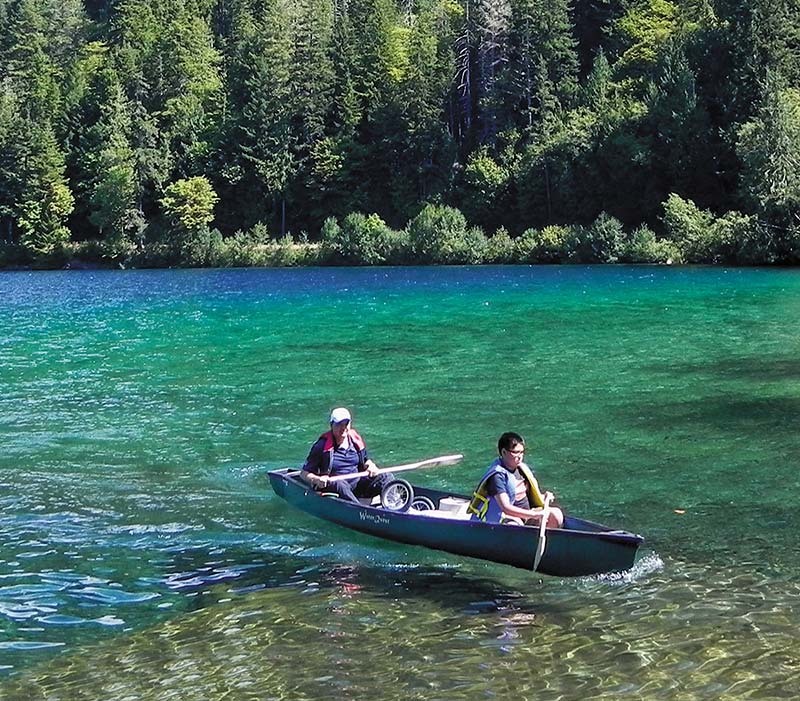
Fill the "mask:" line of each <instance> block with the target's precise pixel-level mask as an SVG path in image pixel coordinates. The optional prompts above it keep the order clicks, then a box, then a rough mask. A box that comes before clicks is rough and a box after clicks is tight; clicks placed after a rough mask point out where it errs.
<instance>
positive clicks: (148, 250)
mask: <svg viewBox="0 0 800 701" xmlns="http://www.w3.org/2000/svg"><path fill="white" fill-rule="evenodd" d="M662 221H663V232H662V233H661V234H660V235H658V234H656V233H655V232H654V231H653V230H652V229H651V228H649V227H648V226H647V225H640V226H638V227H636V228H634V229H628V230H626V228H625V227H624V226H623V224H622V223H621V222H620V221H619V220H618V219H616V218H614V217H612V216H609V215H607V214H605V213H602V214H600V216H598V217H597V218H596V219H595V220H594V222H592V223H591V224H590V225H589V226H579V225H573V226H563V225H554V226H546V227H544V228H542V229H534V228H531V229H527V230H526V231H524V232H523V233H522V234H521V235H519V236H516V237H512V236H510V235H509V233H508V232H507V231H506V230H505V229H504V228H502V227H501V228H499V229H498V230H496V231H495V232H493V233H491V234H489V235H487V234H486V232H485V231H484V230H483V229H481V228H480V227H476V226H470V225H469V224H468V222H467V220H466V218H465V217H464V215H463V214H462V213H461V212H460V211H459V210H458V209H456V208H454V207H449V206H446V205H436V204H429V205H426V206H425V207H424V208H423V209H422V211H421V212H420V213H419V214H418V215H417V216H416V217H415V218H414V219H412V220H411V221H410V222H409V223H408V225H407V226H406V228H404V229H401V230H396V229H393V228H391V227H390V226H389V225H388V224H386V223H385V222H384V221H383V219H381V217H380V216H378V215H377V214H370V215H365V214H360V213H352V214H349V215H348V216H346V217H345V218H344V219H343V220H341V221H339V220H338V219H336V218H335V217H330V218H328V219H327V220H326V221H325V223H324V224H323V226H322V230H321V232H320V235H319V237H318V238H319V241H309V239H308V236H307V235H306V234H305V233H303V234H301V235H300V236H298V237H294V236H292V234H286V235H284V236H283V237H280V238H272V237H271V235H270V232H269V231H268V230H267V227H266V226H264V225H263V224H257V225H255V226H254V227H253V228H252V229H250V230H248V231H240V232H237V233H236V234H234V235H232V236H228V237H223V236H222V234H221V233H220V232H219V231H218V230H216V229H209V228H208V227H206V226H199V227H196V228H194V229H193V230H188V229H181V228H180V227H179V228H178V230H177V231H175V230H172V231H169V232H165V234H164V235H162V236H161V237H158V238H156V239H155V241H148V242H146V243H144V242H143V243H142V244H141V245H140V246H135V247H130V248H129V249H127V250H120V248H119V247H115V246H113V245H110V244H109V243H108V242H106V241H96V240H89V241H82V242H70V243H66V244H64V245H63V246H61V247H60V248H58V249H57V250H55V251H53V252H52V253H51V254H49V255H48V256H41V257H38V258H34V257H31V255H30V253H29V252H28V251H25V250H24V249H22V248H21V247H19V246H13V245H0V267H3V268H39V269H58V268H82V267H87V268H94V267H100V268H168V267H218V268H226V267H291V266H312V265H480V264H514V263H517V264H559V263H583V264H586V263H629V264H630V263H650V264H665V265H670V264H683V263H705V264H724V265H772V264H790V265H794V264H797V263H798V262H800V230H797V229H789V230H783V231H779V230H775V229H774V228H773V227H769V226H767V225H765V224H763V223H762V222H760V221H759V220H758V218H757V217H756V216H754V215H745V214H740V213H738V212H729V213H728V214H726V215H724V216H721V217H716V216H714V215H713V214H712V213H710V212H708V211H703V210H701V209H699V208H698V207H697V206H695V205H694V203H693V202H691V201H690V200H684V199H682V198H681V197H679V196H678V195H674V194H673V195H670V197H669V199H668V200H667V201H666V203H665V204H664V217H663V220H662Z"/></svg>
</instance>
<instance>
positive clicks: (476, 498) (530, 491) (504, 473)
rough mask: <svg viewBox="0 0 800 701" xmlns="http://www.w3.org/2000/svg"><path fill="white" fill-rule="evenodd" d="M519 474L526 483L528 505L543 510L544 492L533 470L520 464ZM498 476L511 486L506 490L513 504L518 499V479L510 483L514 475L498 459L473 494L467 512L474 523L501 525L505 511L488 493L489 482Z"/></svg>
mask: <svg viewBox="0 0 800 701" xmlns="http://www.w3.org/2000/svg"><path fill="white" fill-rule="evenodd" d="M517 473H518V475H519V477H522V479H523V480H524V481H525V492H526V493H527V495H528V503H529V504H531V508H541V507H542V506H544V498H543V497H542V492H541V490H540V489H539V483H538V482H537V481H536V477H535V475H534V474H533V471H532V470H531V468H530V467H528V466H527V465H526V464H525V463H524V462H523V463H520V465H519V467H518V468H517ZM497 474H499V475H500V476H501V477H503V479H504V481H505V483H506V485H508V486H509V488H510V489H508V490H506V492H507V494H508V496H509V499H510V500H511V503H512V504H513V503H514V500H515V498H516V489H514V488H513V487H514V486H515V485H516V479H515V481H514V482H510V481H509V478H511V477H512V476H513V473H511V472H509V471H508V470H506V468H505V467H503V463H502V461H501V460H500V458H498V459H497V460H495V461H494V462H493V463H492V464H491V465H489V469H488V470H486V474H484V476H483V477H482V478H481V481H480V483H479V484H478V487H477V489H476V490H475V492H474V493H473V494H472V501H471V502H470V503H469V506H468V507H467V511H468V512H469V513H470V514H472V520H473V521H487V522H489V523H500V517H501V516H502V515H503V510H502V509H501V508H500V504H498V503H497V499H495V498H494V496H490V495H489V493H488V492H487V489H488V486H489V480H490V479H491V477H493V476H494V475H497Z"/></svg>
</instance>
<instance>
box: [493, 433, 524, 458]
mask: <svg viewBox="0 0 800 701" xmlns="http://www.w3.org/2000/svg"><path fill="white" fill-rule="evenodd" d="M517 444H519V445H525V439H524V438H523V437H522V436H520V435H519V433H514V431H506V432H505V433H504V434H503V435H502V436H500V440H499V441H497V452H498V454H499V453H501V452H502V451H503V450H511V449H512V448H513V447H514V446H515V445H517Z"/></svg>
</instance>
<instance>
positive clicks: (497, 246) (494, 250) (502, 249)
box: [484, 226, 515, 263]
mask: <svg viewBox="0 0 800 701" xmlns="http://www.w3.org/2000/svg"><path fill="white" fill-rule="evenodd" d="M484 261H485V262H486V263H513V262H515V246H514V239H512V238H511V236H509V233H508V230H507V229H505V228H504V227H502V226H501V227H500V228H499V229H498V230H497V231H495V232H494V234H492V236H491V237H489V240H488V241H487V243H486V253H485V254H484Z"/></svg>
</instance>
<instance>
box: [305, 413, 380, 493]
mask: <svg viewBox="0 0 800 701" xmlns="http://www.w3.org/2000/svg"><path fill="white" fill-rule="evenodd" d="M352 420H353V419H352V416H351V415H350V412H349V411H348V410H347V409H345V408H344V407H337V408H336V409H334V410H333V411H331V415H330V427H331V428H330V430H329V431H326V432H325V433H323V434H322V435H321V436H320V437H319V438H318V439H317V440H316V441H315V442H314V445H312V446H311V450H310V451H309V453H308V457H307V458H306V461H305V463H304V464H303V467H302V468H301V472H300V476H301V477H302V478H303V479H304V480H305V481H306V482H308V483H309V484H310V485H311V486H312V487H314V489H316V490H317V491H325V492H335V493H336V494H337V495H338V496H340V497H341V498H343V499H349V500H350V501H354V502H357V503H358V500H359V497H362V498H368V497H374V496H377V495H378V494H380V493H381V490H382V489H383V487H384V486H385V485H386V483H387V482H389V481H390V480H391V479H392V478H391V475H389V474H381V475H379V474H378V466H377V465H376V464H375V463H374V462H373V461H372V460H371V459H370V457H369V455H368V453H367V446H366V444H365V443H364V439H363V438H361V436H360V435H358V433H357V432H356V430H355V429H354V428H353V424H352ZM364 471H366V472H367V473H368V474H367V476H365V477H361V478H358V477H356V478H354V479H351V480H338V481H336V482H329V481H328V478H329V477H335V476H338V475H350V474H355V473H356V472H364Z"/></svg>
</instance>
